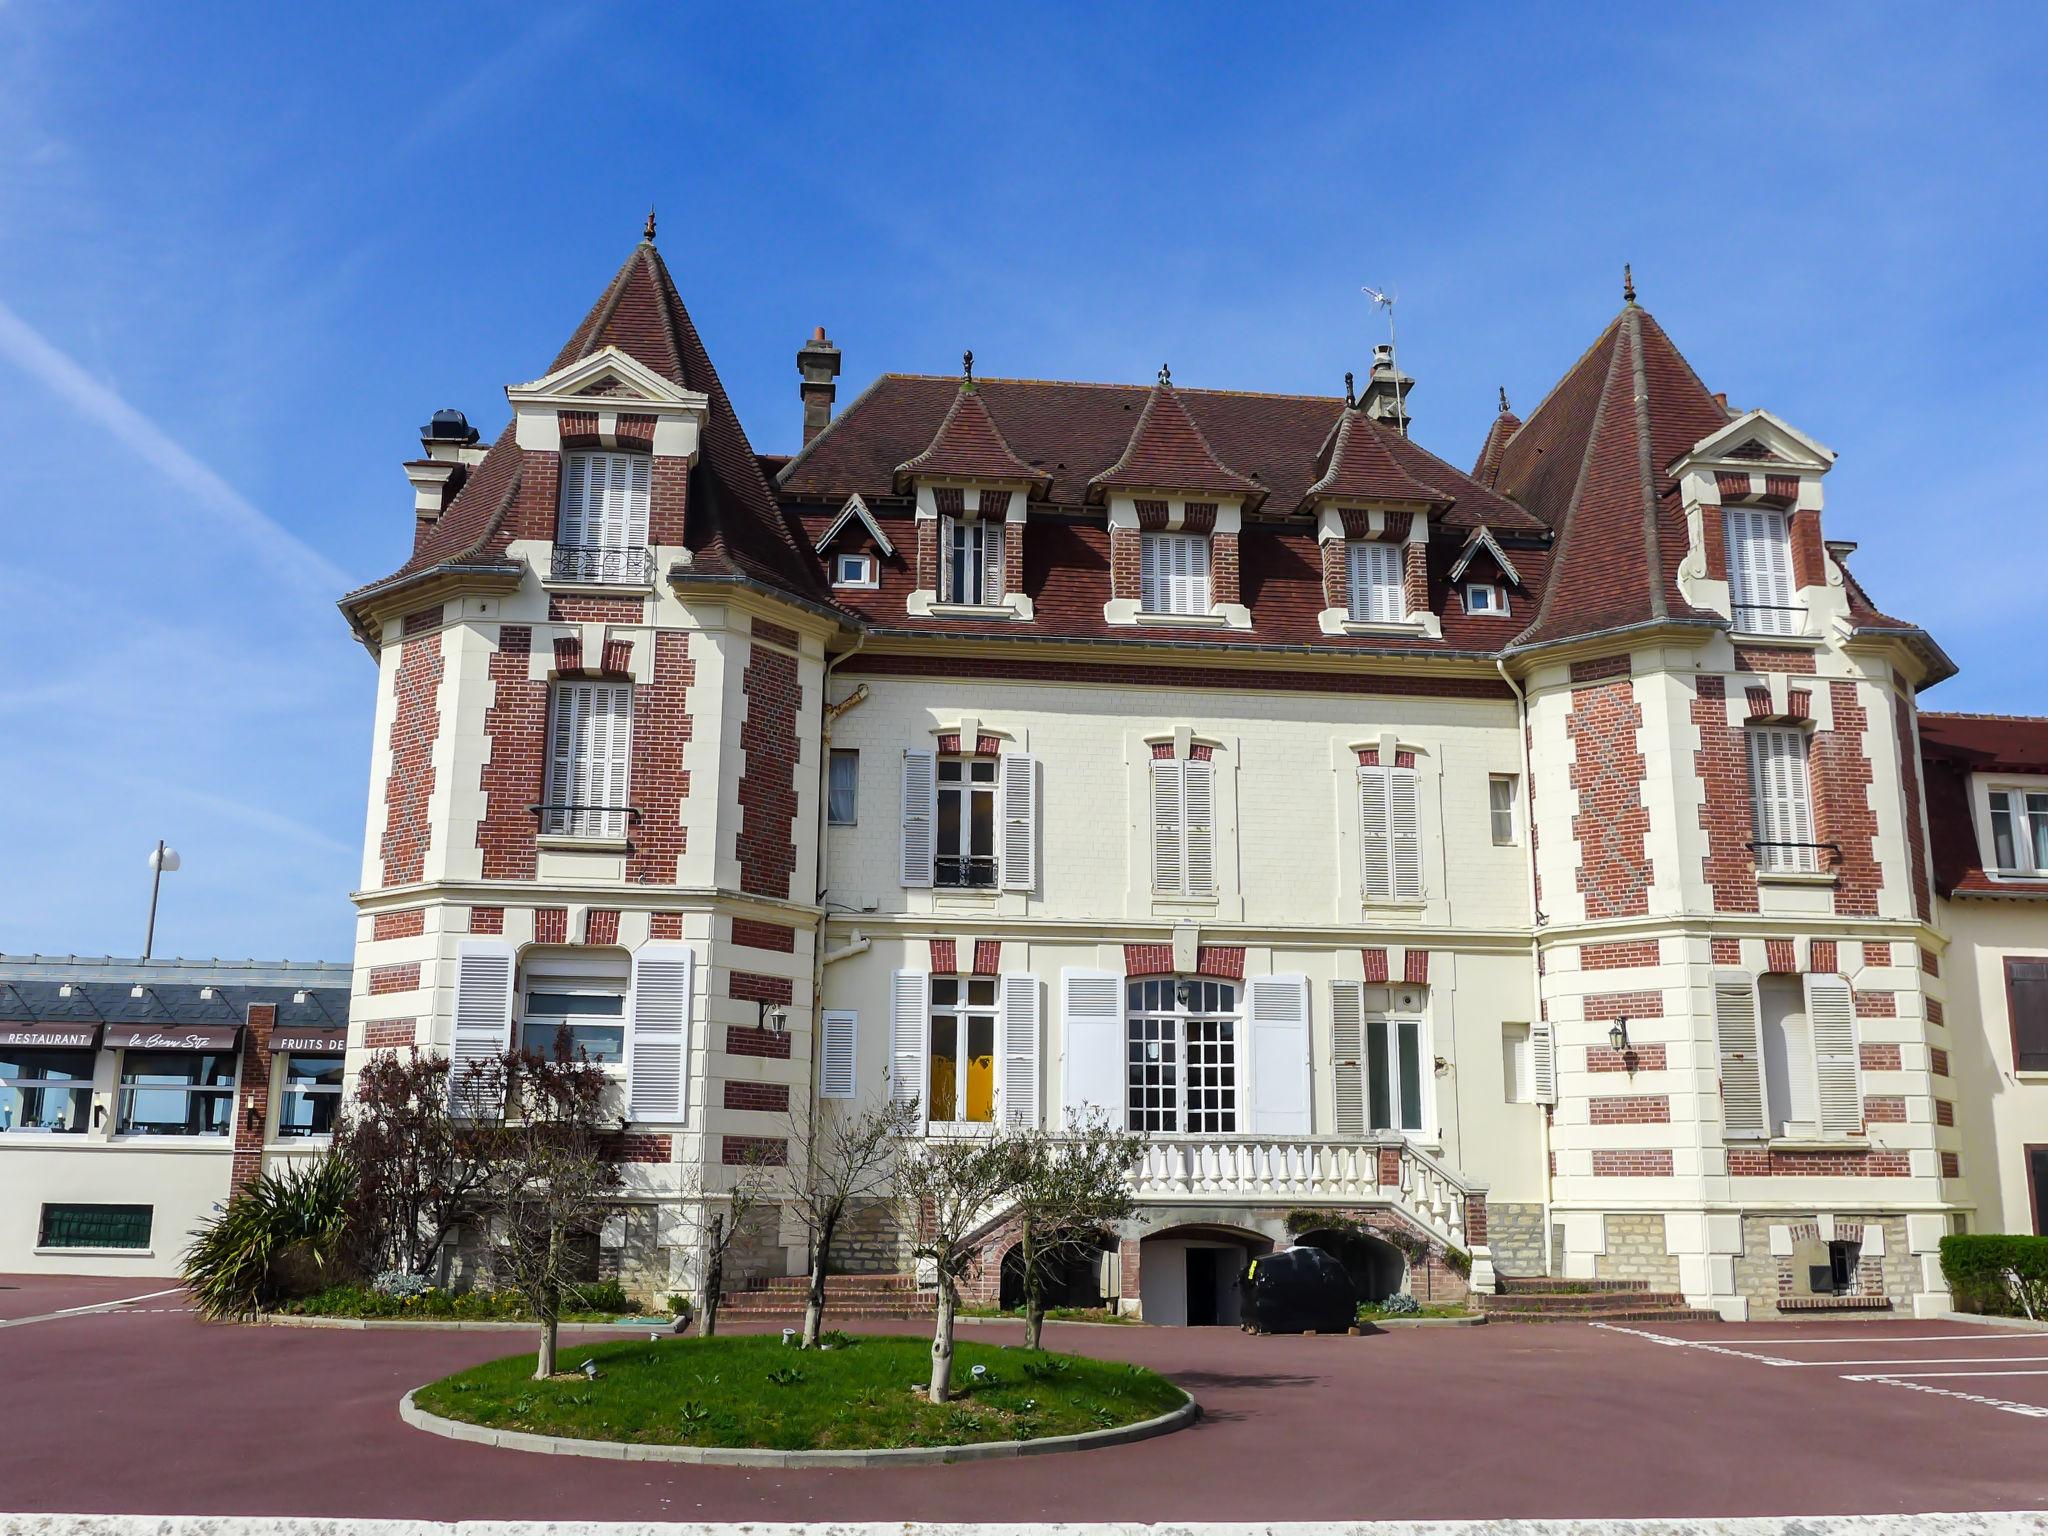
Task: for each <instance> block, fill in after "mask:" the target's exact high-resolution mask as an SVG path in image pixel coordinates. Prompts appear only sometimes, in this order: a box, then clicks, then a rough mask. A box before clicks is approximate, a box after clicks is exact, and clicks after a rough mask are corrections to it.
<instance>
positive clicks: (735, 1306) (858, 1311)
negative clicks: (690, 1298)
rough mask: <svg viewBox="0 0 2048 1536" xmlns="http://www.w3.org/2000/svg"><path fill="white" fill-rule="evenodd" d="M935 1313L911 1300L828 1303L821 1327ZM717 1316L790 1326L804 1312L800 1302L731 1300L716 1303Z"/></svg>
mask: <svg viewBox="0 0 2048 1536" xmlns="http://www.w3.org/2000/svg"><path fill="white" fill-rule="evenodd" d="M936 1310H937V1308H936V1307H934V1306H920V1305H919V1304H918V1303H917V1302H915V1301H903V1302H897V1303H895V1304H893V1305H876V1304H871V1303H867V1302H861V1303H856V1304H852V1305H841V1304H839V1303H837V1302H834V1303H831V1304H828V1305H827V1306H826V1308H825V1326H826V1327H827V1328H837V1327H838V1326H839V1325H840V1323H841V1321H842V1320H843V1319H846V1318H849V1317H858V1318H876V1319H888V1318H895V1319H898V1320H907V1319H911V1318H920V1317H930V1316H931V1315H932V1313H933V1312H935V1311H936ZM718 1315H719V1316H720V1317H721V1318H729V1317H755V1318H784V1319H787V1320H788V1321H790V1322H792V1323H794V1322H799V1321H801V1320H802V1318H803V1315H804V1309H803V1303H801V1302H773V1301H759V1300H752V1301H732V1302H720V1303H719V1304H718Z"/></svg>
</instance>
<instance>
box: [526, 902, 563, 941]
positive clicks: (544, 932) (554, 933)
mask: <svg viewBox="0 0 2048 1536" xmlns="http://www.w3.org/2000/svg"><path fill="white" fill-rule="evenodd" d="M533 942H534V943H536V944H566V943H568V942H569V909H568V908H567V907H536V908H535V909H534V913H533Z"/></svg>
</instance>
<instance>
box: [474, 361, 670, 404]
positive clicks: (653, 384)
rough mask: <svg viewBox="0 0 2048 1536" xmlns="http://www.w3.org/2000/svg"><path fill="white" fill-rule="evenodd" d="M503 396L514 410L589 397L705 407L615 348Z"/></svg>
mask: <svg viewBox="0 0 2048 1536" xmlns="http://www.w3.org/2000/svg"><path fill="white" fill-rule="evenodd" d="M505 396H506V398H507V399H509V400H510V401H511V402H512V403H513V405H514V406H517V405H519V404H521V403H522V402H524V403H530V404H536V405H540V404H557V403H560V402H564V401H575V400H585V399H589V398H592V397H601V398H605V399H609V400H617V401H627V400H631V401H636V402H640V401H644V402H646V403H647V404H649V405H654V406H662V405H667V406H672V407H681V408H685V409H695V410H702V409H704V408H705V406H706V404H707V401H706V399H705V397H704V395H702V394H701V393H699V392H698V391H696V390H692V389H682V388H680V387H678V386H677V385H675V384H673V383H671V382H670V381H669V380H667V379H665V378H663V377H662V376H661V375H660V374H658V373H656V372H655V371H654V370H653V369H652V368H649V367H647V366H646V365H645V364H644V363H641V362H639V361H637V360H636V359H635V358H634V357H633V356H632V355H631V354H630V353H627V352H625V351H623V350H621V349H620V348H618V347H600V348H598V350H597V351H595V352H592V353H591V354H590V355H589V356H588V357H579V358H578V359H576V361H575V362H573V363H569V364H567V365H566V366H564V367H561V368H557V369H556V370H555V371H554V372H553V373H550V374H547V375H546V376H545V377H542V378H538V379H535V380H533V381H532V382H531V383H528V384H514V385H512V386H510V387H509V388H508V389H507V390H506V391H505Z"/></svg>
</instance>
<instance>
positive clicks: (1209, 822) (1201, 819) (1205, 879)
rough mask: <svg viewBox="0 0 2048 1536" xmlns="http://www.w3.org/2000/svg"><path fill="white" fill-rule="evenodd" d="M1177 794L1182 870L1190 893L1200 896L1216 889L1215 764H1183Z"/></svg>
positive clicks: (1197, 761) (1194, 760) (1200, 761)
mask: <svg viewBox="0 0 2048 1536" xmlns="http://www.w3.org/2000/svg"><path fill="white" fill-rule="evenodd" d="M1180 791H1181V800H1180V811H1181V818H1182V821H1183V824H1184V826H1185V828H1186V837H1185V839H1184V840H1183V842H1182V845H1181V846H1182V854H1181V859H1182V868H1183V870H1184V871H1185V872H1186V875H1187V889H1188V892H1189V894H1190V895H1197V896H1199V895H1202V894H1204V893H1206V892H1209V891H1213V890H1215V889H1216V765H1215V764H1214V763H1213V762H1209V761H1205V760H1203V759H1200V758H1190V759H1188V760H1187V761H1186V762H1184V763H1182V764H1181V765H1180Z"/></svg>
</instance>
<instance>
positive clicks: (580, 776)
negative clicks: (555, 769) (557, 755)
mask: <svg viewBox="0 0 2048 1536" xmlns="http://www.w3.org/2000/svg"><path fill="white" fill-rule="evenodd" d="M596 713H597V684H595V683H571V684H570V685H569V742H570V745H569V796H568V803H569V804H570V805H573V806H576V807H578V808H579V810H581V809H583V808H585V807H588V806H591V805H595V804H596V803H597V785H596V774H595V770H596V767H597V761H596V759H597V752H596V742H595V734H594V731H593V726H594V725H595V723H596V722H595V719H594V717H595V715H596ZM591 830H593V828H592V818H591V817H590V816H589V814H588V813H587V811H586V812H585V813H584V814H581V815H577V816H572V817H571V818H570V825H569V831H570V832H572V833H578V834H582V833H588V832H590V831H591Z"/></svg>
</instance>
